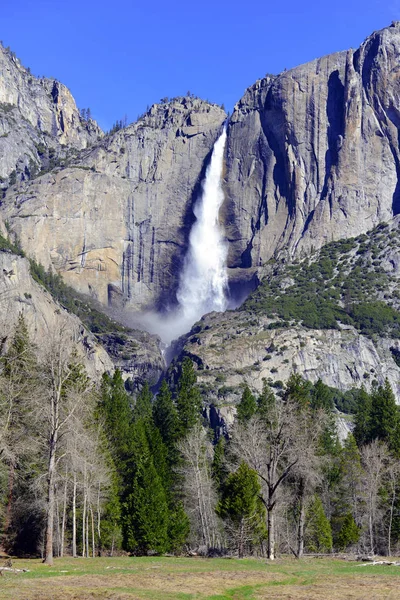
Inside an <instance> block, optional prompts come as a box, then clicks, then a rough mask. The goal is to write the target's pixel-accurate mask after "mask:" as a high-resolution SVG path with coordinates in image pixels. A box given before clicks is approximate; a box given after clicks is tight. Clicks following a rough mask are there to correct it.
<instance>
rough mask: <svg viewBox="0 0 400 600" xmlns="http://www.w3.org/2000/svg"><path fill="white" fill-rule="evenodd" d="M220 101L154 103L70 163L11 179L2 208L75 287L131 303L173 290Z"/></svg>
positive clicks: (162, 299)
mask: <svg viewBox="0 0 400 600" xmlns="http://www.w3.org/2000/svg"><path fill="white" fill-rule="evenodd" d="M225 117H226V115H225V112H224V111H223V110H222V109H221V108H220V107H219V106H217V105H213V104H209V103H207V102H203V101H201V100H199V99H196V98H177V99H175V100H172V101H170V102H169V103H166V104H159V105H155V106H153V107H152V108H151V109H150V110H149V111H148V112H147V113H146V114H145V115H144V116H143V117H142V118H140V119H139V121H137V122H136V123H134V124H133V125H130V126H129V127H127V128H125V129H122V130H120V131H118V132H117V133H115V134H114V135H112V136H107V137H105V138H104V139H103V140H101V141H100V142H99V143H97V144H95V145H94V146H93V147H92V148H90V149H88V150H87V151H84V152H82V153H81V154H80V157H79V159H77V160H75V161H72V164H71V166H69V167H66V168H57V169H55V170H53V171H52V172H51V173H48V174H46V175H43V176H41V177H38V178H37V179H35V180H34V181H27V182H24V183H20V184H19V185H16V186H14V187H13V188H11V189H10V190H9V191H8V193H7V195H6V197H5V198H4V200H3V215H4V218H5V219H7V220H8V221H9V223H10V224H11V227H12V229H13V231H14V232H15V233H16V234H17V235H18V237H19V239H20V241H21V243H22V246H23V248H24V249H25V250H26V251H27V253H28V254H29V255H31V256H34V257H35V258H36V260H37V261H39V262H41V263H42V264H43V265H45V266H46V267H49V266H52V267H54V269H56V271H57V272H58V273H60V274H62V276H63V278H64V279H65V281H66V282H67V283H68V284H70V285H72V286H73V287H75V289H77V290H78V291H81V292H84V293H86V294H90V295H91V296H92V297H94V298H96V299H97V300H99V301H100V302H102V303H103V304H106V305H107V304H108V305H114V306H119V307H121V306H124V305H125V304H126V303H128V304H129V305H131V306H133V307H134V308H135V309H140V308H145V307H152V308H154V307H159V306H161V305H163V304H165V303H167V302H169V301H170V300H174V299H175V290H176V287H177V283H178V278H179V272H180V267H181V262H182V259H183V256H184V253H185V249H186V247H187V237H188V234H189V230H190V225H191V223H192V221H193V215H192V210H191V207H192V204H193V202H194V201H195V199H196V198H197V194H198V192H199V189H198V188H199V184H200V181H201V179H202V176H203V174H204V167H205V164H206V163H207V157H208V155H209V153H210V151H211V149H212V147H213V144H214V142H215V139H216V137H217V135H218V133H219V131H220V129H221V126H222V123H223V121H224V119H225Z"/></svg>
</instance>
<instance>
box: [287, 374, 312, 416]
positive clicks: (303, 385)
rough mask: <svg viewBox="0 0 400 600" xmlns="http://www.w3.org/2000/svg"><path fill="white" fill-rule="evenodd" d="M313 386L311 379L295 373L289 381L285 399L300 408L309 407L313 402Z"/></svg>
mask: <svg viewBox="0 0 400 600" xmlns="http://www.w3.org/2000/svg"><path fill="white" fill-rule="evenodd" d="M311 387H312V386H311V383H310V382H309V381H306V380H305V379H303V378H302V376H301V375H298V374H297V373H293V374H292V375H291V376H290V377H289V379H288V381H287V384H286V390H285V394H284V400H285V401H286V402H293V403H294V404H296V405H297V406H298V407H299V409H304V408H307V407H308V406H309V405H310V403H311Z"/></svg>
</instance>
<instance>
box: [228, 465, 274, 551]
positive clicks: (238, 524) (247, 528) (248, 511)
mask: <svg viewBox="0 0 400 600" xmlns="http://www.w3.org/2000/svg"><path fill="white" fill-rule="evenodd" d="M260 493H261V485H260V482H259V481H258V476H257V473H256V472H255V471H253V469H250V467H249V466H248V465H247V464H246V463H244V462H242V463H241V464H240V466H239V468H238V469H237V471H235V472H234V473H231V474H230V475H228V477H227V479H226V482H225V484H224V486H223V488H222V495H221V500H220V502H219V504H218V506H217V513H218V514H219V516H220V517H222V518H223V519H229V521H230V522H231V523H232V524H233V526H234V527H235V529H236V543H237V547H238V551H239V557H242V556H243V553H244V549H245V545H246V543H247V544H248V543H249V542H250V543H251V542H252V541H255V540H257V541H260V540H261V539H265V537H266V528H265V508H264V506H263V504H262V502H261V500H260Z"/></svg>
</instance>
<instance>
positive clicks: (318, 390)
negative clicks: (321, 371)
mask: <svg viewBox="0 0 400 600" xmlns="http://www.w3.org/2000/svg"><path fill="white" fill-rule="evenodd" d="M310 396H311V408H312V409H313V410H318V409H322V410H324V411H326V412H329V411H331V410H332V409H333V407H334V403H333V393H332V390H331V389H330V387H329V386H328V385H325V383H322V380H321V379H318V381H317V382H316V383H315V384H314V386H313V387H312V388H311V391H310Z"/></svg>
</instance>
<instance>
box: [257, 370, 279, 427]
mask: <svg viewBox="0 0 400 600" xmlns="http://www.w3.org/2000/svg"><path fill="white" fill-rule="evenodd" d="M274 405H275V394H274V392H273V391H272V390H271V388H270V387H269V385H268V383H267V382H266V380H265V379H263V387H262V392H261V394H260V395H259V397H258V400H257V413H258V414H259V415H260V417H261V418H262V419H263V420H264V421H265V420H266V421H267V420H268V418H269V416H270V415H271V409H272V408H273V407H274Z"/></svg>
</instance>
